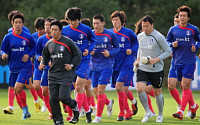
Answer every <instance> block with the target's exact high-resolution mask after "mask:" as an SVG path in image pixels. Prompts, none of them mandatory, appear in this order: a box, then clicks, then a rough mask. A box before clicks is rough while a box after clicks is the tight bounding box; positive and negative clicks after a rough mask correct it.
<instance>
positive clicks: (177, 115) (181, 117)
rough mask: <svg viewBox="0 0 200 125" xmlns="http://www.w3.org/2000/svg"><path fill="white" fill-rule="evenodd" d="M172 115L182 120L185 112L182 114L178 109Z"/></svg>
mask: <svg viewBox="0 0 200 125" xmlns="http://www.w3.org/2000/svg"><path fill="white" fill-rule="evenodd" d="M172 116H173V117H174V118H178V119H180V120H182V119H183V114H182V113H181V112H180V111H178V112H177V113H175V114H173V115H172Z"/></svg>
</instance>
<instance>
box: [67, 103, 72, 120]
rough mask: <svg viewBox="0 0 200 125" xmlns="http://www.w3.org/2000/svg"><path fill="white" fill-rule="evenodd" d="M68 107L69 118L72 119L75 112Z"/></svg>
mask: <svg viewBox="0 0 200 125" xmlns="http://www.w3.org/2000/svg"><path fill="white" fill-rule="evenodd" d="M66 107H67V111H68V114H69V115H68V116H70V117H72V115H73V113H72V112H73V110H72V109H71V108H70V107H69V106H68V105H66Z"/></svg>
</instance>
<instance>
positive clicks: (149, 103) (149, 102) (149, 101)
mask: <svg viewBox="0 0 200 125" xmlns="http://www.w3.org/2000/svg"><path fill="white" fill-rule="evenodd" d="M147 98H148V105H149V109H150V110H151V112H153V113H155V112H154V110H153V107H152V105H151V99H150V98H149V95H148V94H147Z"/></svg>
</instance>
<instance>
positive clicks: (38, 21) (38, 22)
mask: <svg viewBox="0 0 200 125" xmlns="http://www.w3.org/2000/svg"><path fill="white" fill-rule="evenodd" d="M44 21H45V18H44V17H38V18H37V19H36V20H35V23H34V26H35V28H36V29H39V28H41V29H44Z"/></svg>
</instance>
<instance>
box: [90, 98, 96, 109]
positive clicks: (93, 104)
mask: <svg viewBox="0 0 200 125" xmlns="http://www.w3.org/2000/svg"><path fill="white" fill-rule="evenodd" d="M91 105H92V107H94V106H95V105H96V104H95V100H94V96H92V97H91Z"/></svg>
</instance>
